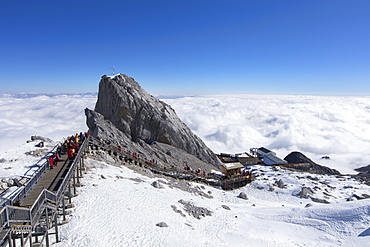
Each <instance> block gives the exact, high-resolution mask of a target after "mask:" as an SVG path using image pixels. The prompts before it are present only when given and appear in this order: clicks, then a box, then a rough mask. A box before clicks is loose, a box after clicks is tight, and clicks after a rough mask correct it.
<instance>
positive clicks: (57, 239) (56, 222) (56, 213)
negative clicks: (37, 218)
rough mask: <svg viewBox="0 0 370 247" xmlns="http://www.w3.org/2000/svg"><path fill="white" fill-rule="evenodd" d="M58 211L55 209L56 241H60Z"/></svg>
mask: <svg viewBox="0 0 370 247" xmlns="http://www.w3.org/2000/svg"><path fill="white" fill-rule="evenodd" d="M57 217H58V211H57V210H56V211H55V216H54V225H55V239H56V242H57V243H59V232H58V218H57Z"/></svg>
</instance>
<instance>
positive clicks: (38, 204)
mask: <svg viewBox="0 0 370 247" xmlns="http://www.w3.org/2000/svg"><path fill="white" fill-rule="evenodd" d="M88 142H89V138H86V139H85V140H84V142H83V143H82V145H81V147H80V149H79V151H78V153H77V155H76V157H75V159H74V160H73V162H72V165H71V167H70V168H69V170H68V172H67V175H66V176H65V178H64V179H63V182H62V184H61V185H60V187H59V188H58V191H57V192H56V193H53V192H51V191H48V190H46V189H43V190H42V192H41V193H40V194H39V196H38V197H37V199H36V201H35V202H34V203H33V204H32V206H31V207H30V208H22V207H16V206H11V205H9V204H8V203H5V205H3V208H2V209H1V210H0V227H1V229H5V228H6V229H5V230H7V229H8V228H10V227H11V226H12V225H24V226H31V227H29V228H27V229H33V227H34V226H35V225H36V224H37V223H38V221H39V219H40V217H41V215H42V213H43V211H44V209H45V207H47V206H48V207H55V206H57V205H58V204H59V202H60V200H61V199H62V198H63V196H64V191H65V189H66V188H67V186H68V184H69V182H70V179H71V178H72V176H73V172H74V170H75V169H76V167H77V165H78V162H80V159H81V158H82V153H83V152H84V151H85V148H86V146H87V143H88ZM47 168H49V163H48V162H45V163H44V164H43V165H42V167H41V168H40V169H39V170H38V171H37V172H36V173H35V174H34V176H33V177H32V178H31V179H30V180H29V181H28V182H27V184H26V185H25V186H22V187H20V188H21V189H20V190H19V191H17V193H16V194H15V195H14V196H13V198H12V199H8V200H7V201H10V200H11V203H13V202H14V201H16V200H20V199H22V198H23V197H24V195H26V194H27V192H28V191H29V190H30V189H31V188H32V187H33V185H35V183H36V182H37V181H38V180H39V179H40V178H41V176H42V174H43V173H44V172H45V171H46V169H47ZM5 199H6V198H5Z"/></svg>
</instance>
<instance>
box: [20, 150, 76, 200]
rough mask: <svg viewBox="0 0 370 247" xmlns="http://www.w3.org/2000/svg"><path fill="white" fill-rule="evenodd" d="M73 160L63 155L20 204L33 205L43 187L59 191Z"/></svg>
mask: <svg viewBox="0 0 370 247" xmlns="http://www.w3.org/2000/svg"><path fill="white" fill-rule="evenodd" d="M72 162H73V161H72V160H68V158H67V155H63V156H62V159H61V160H60V161H59V162H58V165H57V166H54V167H53V169H50V170H48V171H47V172H45V174H44V175H43V176H42V178H40V180H39V181H38V182H37V183H36V184H35V185H34V186H33V188H32V189H31V190H30V191H29V192H28V193H27V195H26V196H25V197H24V198H23V199H22V200H21V201H20V206H32V205H33V204H34V202H35V201H36V199H37V198H38V196H39V195H40V193H41V192H42V190H43V189H47V190H49V191H51V192H56V191H58V188H59V186H60V184H61V183H62V181H63V179H64V177H65V175H66V174H67V172H68V169H69V168H70V166H71V164H72Z"/></svg>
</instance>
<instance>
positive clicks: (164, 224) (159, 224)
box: [156, 222, 168, 227]
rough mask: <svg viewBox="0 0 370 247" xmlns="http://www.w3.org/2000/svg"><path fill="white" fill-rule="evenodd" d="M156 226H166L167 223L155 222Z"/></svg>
mask: <svg viewBox="0 0 370 247" xmlns="http://www.w3.org/2000/svg"><path fill="white" fill-rule="evenodd" d="M156 226H159V227H168V225H167V224H166V223H165V222H159V223H158V224H156Z"/></svg>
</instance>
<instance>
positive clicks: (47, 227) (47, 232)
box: [45, 208, 49, 247]
mask: <svg viewBox="0 0 370 247" xmlns="http://www.w3.org/2000/svg"><path fill="white" fill-rule="evenodd" d="M45 215H46V232H45V237H46V247H49V211H48V208H45Z"/></svg>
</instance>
